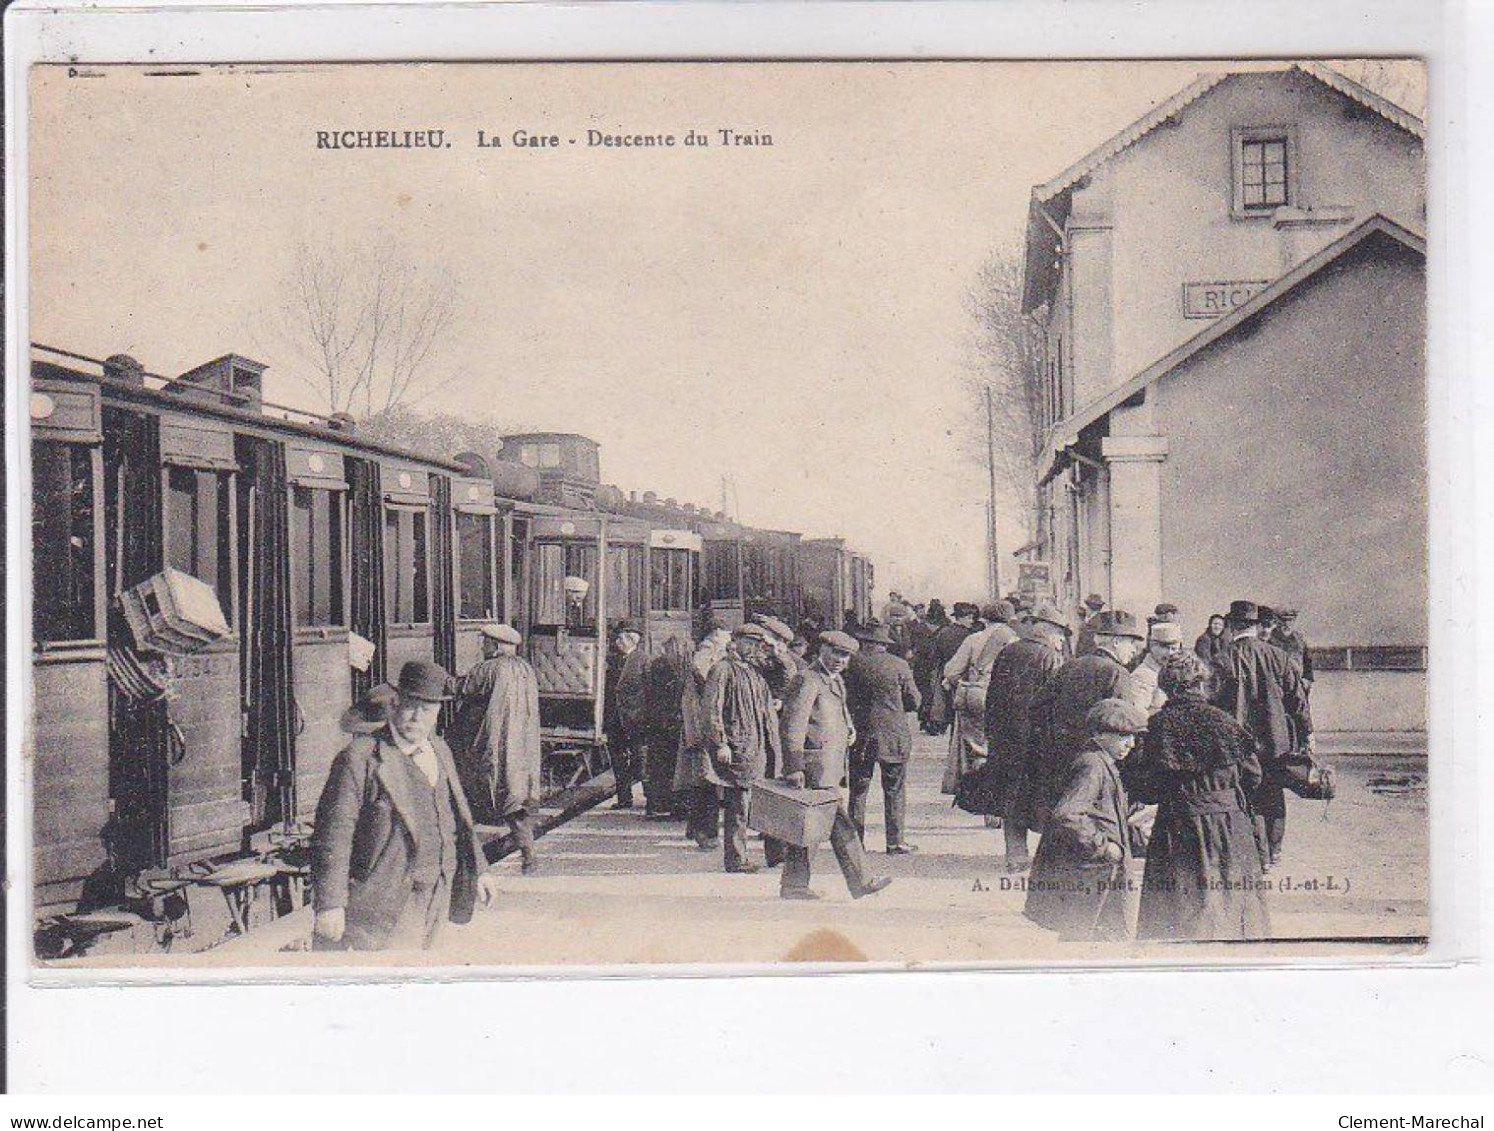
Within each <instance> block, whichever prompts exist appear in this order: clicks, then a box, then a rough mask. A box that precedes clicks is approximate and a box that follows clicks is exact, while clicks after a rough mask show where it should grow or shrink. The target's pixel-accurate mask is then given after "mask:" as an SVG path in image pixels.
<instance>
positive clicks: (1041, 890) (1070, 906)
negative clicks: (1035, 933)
mask: <svg viewBox="0 0 1494 1131" xmlns="http://www.w3.org/2000/svg"><path fill="white" fill-rule="evenodd" d="M1129 808H1130V805H1129V803H1128V801H1127V798H1126V788H1125V786H1124V785H1122V784H1121V779H1120V773H1119V772H1118V771H1117V769H1116V766H1115V763H1114V762H1112V761H1111V760H1110V757H1109V756H1108V755H1107V754H1105V753H1104V752H1103V751H1101V750H1099V749H1097V748H1095V747H1086V748H1085V749H1084V750H1082V751H1080V752H1079V754H1078V755H1077V756H1075V757H1074V758H1073V759H1072V760H1071V762H1070V764H1069V771H1068V774H1067V776H1066V778H1065V781H1064V784H1063V789H1062V790H1061V791H1060V793H1059V796H1058V800H1057V802H1056V803H1055V804H1054V806H1053V812H1052V814H1051V815H1050V816H1049V817H1048V823H1047V825H1046V826H1045V827H1044V829H1043V839H1042V841H1041V842H1039V844H1038V850H1037V855H1036V856H1034V857H1033V860H1032V873H1031V875H1030V876H1029V878H1028V881H1027V904H1026V907H1025V908H1024V911H1023V913H1024V914H1025V915H1026V916H1027V917H1028V918H1029V919H1031V920H1032V921H1033V922H1034V923H1036V924H1038V926H1040V927H1047V928H1048V929H1049V930H1050V931H1058V932H1059V933H1060V934H1061V935H1063V936H1065V937H1066V938H1073V939H1085V938H1124V937H1125V936H1126V933H1127V926H1126V891H1125V887H1124V885H1125V883H1126V875H1127V868H1128V865H1129V864H1130V863H1131V847H1132V845H1131V841H1132V835H1133V834H1132V830H1131V828H1130V826H1128V825H1127V824H1126V816H1127V812H1128V810H1129ZM1107 844H1115V845H1119V846H1120V850H1121V859H1120V861H1119V862H1118V863H1112V862H1111V861H1109V860H1106V859H1105V856H1104V851H1105V846H1106V845H1107Z"/></svg>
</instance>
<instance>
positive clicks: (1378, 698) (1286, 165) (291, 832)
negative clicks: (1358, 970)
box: [16, 59, 1433, 977]
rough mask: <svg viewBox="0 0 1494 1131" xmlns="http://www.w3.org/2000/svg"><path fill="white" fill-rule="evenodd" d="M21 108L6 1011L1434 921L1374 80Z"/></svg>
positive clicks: (427, 96)
mask: <svg viewBox="0 0 1494 1131" xmlns="http://www.w3.org/2000/svg"><path fill="white" fill-rule="evenodd" d="M29 97H30V105H29V115H28V119H27V124H28V128H29V138H30V146H29V162H30V166H29V169H30V172H29V181H28V192H29V205H28V213H27V217H26V225H27V228H26V230H27V233H28V235H27V239H28V241H29V266H30V270H29V297H30V302H29V325H26V326H24V327H23V333H24V335H25V336H26V338H27V340H28V341H29V357H30V365H29V372H28V373H27V374H26V375H25V377H24V380H25V381H27V382H29V384H28V386H27V387H26V388H25V399H24V402H23V403H25V404H26V405H27V406H28V407H29V446H28V447H26V448H23V452H25V453H26V462H25V465H24V467H23V468H20V469H17V470H18V472H19V473H20V475H21V476H22V478H21V485H22V490H23V491H25V492H26V493H27V494H26V496H25V497H26V498H29V502H30V506H31V508H32V509H31V522H30V527H29V531H30V537H29V543H28V544H26V545H24V546H22V547H18V548H17V558H16V561H17V568H19V569H22V570H29V578H30V582H29V591H30V606H29V608H28V609H27V610H25V613H24V619H25V631H26V632H27V633H29V637H30V647H29V657H30V669H29V673H28V674H29V688H30V703H29V707H30V712H31V714H30V719H31V728H30V731H29V733H28V734H27V735H25V746H24V760H25V761H24V766H25V779H26V784H27V787H28V791H29V792H28V798H27V804H26V805H25V806H18V807H17V809H18V810H20V811H21V815H22V817H23V818H24V819H25V821H26V822H27V824H26V827H27V829H28V830H29V843H30V848H31V854H30V859H29V861H27V864H28V866H29V873H28V874H27V875H26V877H25V882H24V885H23V886H24V888H25V891H26V894H27V896H28V898H29V920H30V923H31V926H32V938H33V941H34V954H33V955H32V956H31V963H32V969H33V972H34V973H40V974H43V975H45V976H47V977H51V976H53V975H57V976H66V975H67V974H69V973H70V972H74V971H78V972H83V973H84V974H88V975H92V976H97V975H98V973H99V972H100V971H107V972H109V973H111V974H112V973H116V972H118V971H120V970H122V969H130V968H138V969H144V970H150V971H163V970H166V971H171V972H179V973H181V974H184V975H188V976H190V975H192V974H194V973H199V972H222V971H225V970H226V971H248V970H261V971H262V970H264V969H266V968H269V969H271V970H273V971H274V972H275V973H276V974H278V975H282V976H283V975H284V974H286V972H287V971H289V972H291V973H292V974H293V975H294V974H295V972H296V971H304V972H306V973H307V974H308V975H309V976H318V975H321V974H323V973H326V974H332V973H335V972H346V971H347V970H349V969H353V968H376V969H378V970H379V971H380V972H381V973H384V974H388V973H398V972H399V971H400V970H401V969H405V968H409V969H412V970H419V971H429V970H432V969H434V968H469V969H471V970H473V971H479V970H498V971H533V970H567V969H571V970H576V969H583V968H586V969H589V968H598V967H607V968H614V969H615V968H622V969H624V970H627V969H641V968H643V967H644V966H647V967H650V968H654V967H671V968H690V967H699V968H705V967H715V968H721V967H730V968H732V969H752V968H762V967H763V966H764V964H768V965H771V964H780V963H844V964H851V965H852V966H854V965H855V964H877V965H883V966H885V965H894V966H908V967H912V966H917V967H930V966H971V965H988V964H1023V965H1046V964H1057V963H1068V962H1075V961H1103V962H1107V963H1115V962H1124V963H1130V962H1136V963H1167V964H1178V963H1193V962H1230V963H1235V962H1251V961H1257V960H1260V961H1271V960H1280V959H1292V960H1300V959H1303V958H1323V957H1327V958H1335V957H1340V956H1353V957H1356V958H1363V957H1366V956H1367V957H1369V958H1372V959H1385V958H1391V957H1399V956H1408V955H1409V956H1415V955H1419V954H1422V953H1423V952H1424V949H1425V947H1426V946H1427V945H1428V942H1429V940H1432V938H1433V936H1432V929H1431V923H1432V915H1431V912H1432V908H1431V905H1430V896H1429V891H1430V888H1431V883H1430V865H1429V848H1428V845H1429V833H1430V830H1429V819H1428V806H1427V789H1426V786H1427V762H1428V738H1429V735H1428V727H1427V706H1426V704H1427V679H1428V668H1429V663H1430V662H1431V661H1430V658H1429V656H1428V544H1429V533H1428V502H1427V500H1428V472H1427V466H1428V455H1427V434H1428V432H1427V374H1426V304H1427V299H1426V275H1427V264H1426V254H1427V243H1426V231H1427V177H1426V159H1425V152H1424V150H1425V144H1426V127H1425V125H1424V119H1425V118H1426V105H1425V104H1426V97H1427V96H1426V72H1425V68H1424V66H1423V64H1422V63H1421V62H1419V61H1417V60H1411V59H1374V60H1363V59H1360V60H1355V59H1297V60H1283V61H1277V62H1272V61H1262V60H1251V61H1229V60H1223V61H1220V60H1204V61H1150V62H1135V61H1132V62H1026V63H1023V62H933V61H918V62H914V61H909V62H893V61H885V60H884V61H868V62H851V61H844V62H798V63H794V62H778V63H766V62H760V63H745V62H739V63H642V62H638V63H488V64H485V63H467V64H445V63H440V64H397V65H396V64H357V65H355V64H342V65H328V64H319V65H290V64H287V65H277V66H273V67H272V66H248V65H244V66H223V65H214V66H190V65H175V64H173V65H171V66H156V67H150V66H123V65H120V66H86V65H82V64H78V65H73V66H63V65H55V66H54V65H45V66H37V67H35V68H33V70H32V72H31V74H30V78H29Z"/></svg>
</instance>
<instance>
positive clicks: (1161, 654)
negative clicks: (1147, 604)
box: [1131, 606, 1183, 715]
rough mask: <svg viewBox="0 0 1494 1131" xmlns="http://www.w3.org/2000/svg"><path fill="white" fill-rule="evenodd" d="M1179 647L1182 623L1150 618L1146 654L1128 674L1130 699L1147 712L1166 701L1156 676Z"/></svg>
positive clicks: (1180, 646)
mask: <svg viewBox="0 0 1494 1131" xmlns="http://www.w3.org/2000/svg"><path fill="white" fill-rule="evenodd" d="M1158 607H1159V608H1160V607H1161V606H1158ZM1182 650H1183V628H1182V625H1180V624H1178V623H1177V622H1176V621H1170V620H1153V621H1152V622H1151V623H1150V624H1149V625H1148V626H1147V637H1146V655H1145V656H1144V657H1143V658H1142V661H1141V663H1140V664H1138V665H1137V667H1136V670H1135V671H1133V672H1132V673H1131V702H1132V703H1134V704H1135V705H1136V706H1138V707H1140V708H1141V709H1142V710H1143V711H1145V712H1146V713H1147V714H1149V715H1150V714H1153V713H1155V712H1157V711H1160V710H1161V709H1162V705H1163V704H1164V703H1166V702H1167V696H1166V694H1164V693H1163V691H1162V688H1161V687H1160V686H1159V685H1158V676H1159V674H1160V673H1161V671H1162V665H1163V664H1165V663H1166V662H1167V657H1168V656H1171V655H1174V654H1175V653H1177V652H1181V651H1182Z"/></svg>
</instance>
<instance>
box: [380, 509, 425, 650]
mask: <svg viewBox="0 0 1494 1131" xmlns="http://www.w3.org/2000/svg"><path fill="white" fill-rule="evenodd" d="M429 521H430V517H429V515H428V514H427V512H426V509H425V508H424V507H413V506H389V507H385V508H384V601H385V604H386V607H387V609H388V614H389V621H390V623H391V624H429V623H430V619H431V603H430V584H429V580H430V575H429V569H430V566H429V558H428V556H427V551H426V546H427V542H426V535H427V530H428V524H429Z"/></svg>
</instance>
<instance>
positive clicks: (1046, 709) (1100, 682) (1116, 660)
mask: <svg viewBox="0 0 1494 1131" xmlns="http://www.w3.org/2000/svg"><path fill="white" fill-rule="evenodd" d="M1089 625H1090V628H1091V630H1092V631H1093V633H1094V640H1095V650H1094V651H1093V652H1092V653H1090V654H1089V655H1088V656H1080V657H1078V658H1077V659H1073V660H1070V661H1069V662H1068V663H1066V664H1064V666H1063V667H1062V668H1061V669H1060V670H1059V672H1058V674H1057V675H1056V676H1054V677H1053V679H1052V680H1050V681H1049V682H1048V683H1047V684H1046V685H1045V686H1044V687H1043V689H1042V691H1041V692H1039V694H1038V698H1037V700H1036V701H1035V702H1034V703H1033V708H1032V709H1033V714H1034V720H1035V725H1036V726H1037V727H1038V728H1039V733H1041V734H1042V736H1043V737H1042V739H1041V742H1040V746H1039V749H1040V751H1041V759H1040V762H1039V765H1038V767H1037V771H1036V774H1035V778H1036V783H1035V784H1036V788H1035V790H1034V805H1033V817H1034V820H1035V822H1036V823H1035V824H1034V825H1033V826H1032V827H1034V828H1037V829H1039V830H1041V829H1042V828H1043V825H1044V823H1045V822H1046V821H1047V818H1048V813H1049V811H1050V810H1051V809H1052V806H1053V803H1054V801H1056V800H1057V798H1058V791H1059V790H1061V789H1062V788H1063V783H1064V781H1065V780H1066V777H1067V774H1068V770H1069V763H1070V762H1071V761H1072V760H1073V759H1074V757H1075V755H1077V754H1078V753H1079V751H1081V750H1083V749H1084V747H1085V744H1086V743H1087V742H1088V741H1089V725H1088V724H1087V723H1086V722H1085V717H1086V716H1087V715H1088V714H1089V709H1090V708H1091V707H1093V706H1094V705H1095V704H1096V703H1098V702H1099V701H1100V700H1101V699H1124V700H1126V701H1127V702H1132V701H1134V698H1135V692H1134V691H1133V690H1132V682H1131V673H1132V672H1133V671H1134V670H1135V669H1136V666H1137V665H1138V664H1139V663H1140V662H1141V657H1142V653H1143V651H1144V650H1145V648H1146V633H1145V632H1144V631H1143V630H1142V628H1141V625H1140V624H1139V623H1138V622H1137V620H1136V618H1135V617H1134V616H1132V615H1131V614H1130V613H1128V612H1126V611H1125V610H1123V609H1107V610H1105V611H1104V612H1102V613H1099V614H1097V615H1096V616H1093V617H1091V618H1090V619H1089Z"/></svg>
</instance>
